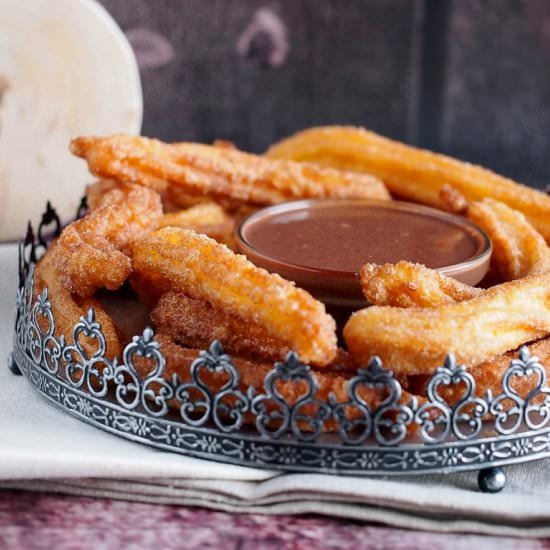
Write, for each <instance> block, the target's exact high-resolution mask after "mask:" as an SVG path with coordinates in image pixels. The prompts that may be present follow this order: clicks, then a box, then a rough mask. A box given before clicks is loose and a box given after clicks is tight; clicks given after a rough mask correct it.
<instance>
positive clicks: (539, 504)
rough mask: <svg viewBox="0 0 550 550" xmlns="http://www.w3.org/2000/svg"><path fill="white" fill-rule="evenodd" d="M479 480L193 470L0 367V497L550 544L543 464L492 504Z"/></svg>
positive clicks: (9, 279) (1, 262) (516, 470)
mask: <svg viewBox="0 0 550 550" xmlns="http://www.w3.org/2000/svg"><path fill="white" fill-rule="evenodd" d="M16 265H17V250H16V247H15V246H14V245H0V270H1V272H2V273H3V277H2V279H0V323H1V324H2V330H1V331H0V358H2V361H3V362H4V365H5V360H6V357H7V356H8V354H9V352H10V351H11V348H12V337H13V320H14V311H15V308H14V306H15V295H16V286H17V273H16V271H17V269H16ZM476 476H477V473H476V472H463V473H457V474H447V475H423V476H407V477H370V478H357V477H338V476H331V475H321V474H300V473H293V474H285V473H280V472H273V471H268V470H262V469H255V468H244V467H239V466H232V465H228V464H222V463H218V462H213V461H206V460H198V459H194V458H189V457H185V456H181V455H178V454H175V453H169V452H164V451H159V450H156V449H152V448H149V447H146V446H144V445H140V444H138V443H132V442H130V441H126V440H124V439H121V438H119V437H117V436H114V435H111V434H108V433H105V432H103V431H101V430H99V429H97V428H94V427H92V426H89V425H87V424H85V423H83V422H81V421H79V420H77V419H75V418H73V417H71V416H69V415H68V414H65V413H64V412H63V411H61V410H59V409H57V408H56V407H54V406H53V405H51V404H50V403H47V402H46V401H45V400H44V399H43V398H42V397H41V396H40V395H38V394H37V393H36V391H35V390H34V389H33V388H32V387H31V386H30V384H28V383H27V382H26V380H25V378H23V377H21V376H14V375H13V374H12V373H11V372H10V371H9V370H8V368H7V367H6V366H0V487H4V488H15V489H27V490H37V491H51V492H60V493H67V494H77V495H88V496H98V497H110V498H119V499H126V500H135V501H142V502H158V503H170V504H185V505H194V506H205V507H209V508H214V509H219V510H226V511H232V512H241V513H248V512H261V513H266V514H281V513H285V514H288V513H296V514H298V513H319V514H325V515H329V516H333V517H343V518H353V519H358V520H365V521H376V522H382V523H387V524H391V525H394V526H401V527H409V528H418V529H433V530H441V531H469V532H479V533H492V534H498V535H521V536H548V535H550V461H549V460H543V461H539V462H535V463H531V464H524V465H516V466H510V467H508V468H507V477H508V481H507V485H506V487H505V489H504V490H503V491H502V492H501V493H499V494H482V493H480V492H479V491H478V490H477V481H476Z"/></svg>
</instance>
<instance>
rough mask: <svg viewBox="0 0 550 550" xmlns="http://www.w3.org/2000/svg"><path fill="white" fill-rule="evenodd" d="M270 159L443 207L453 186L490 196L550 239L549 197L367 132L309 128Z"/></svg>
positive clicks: (275, 148)
mask: <svg viewBox="0 0 550 550" xmlns="http://www.w3.org/2000/svg"><path fill="white" fill-rule="evenodd" d="M267 157H268V158H271V159H285V160H294V161H299V162H316V163H319V164H321V165H323V166H330V167H334V168H338V169H341V170H354V171H357V172H360V173H367V174H372V175H374V176H377V177H378V178H380V179H381V180H382V181H383V182H384V183H385V184H386V186H387V187H388V189H389V190H390V192H391V193H392V195H393V196H395V197H397V198H401V199H404V200H409V201H412V202H419V203H422V204H427V205H430V206H434V207H436V208H439V207H440V206H441V200H440V196H439V193H440V191H441V189H442V187H443V186H444V185H445V184H448V185H451V186H452V187H454V188H455V189H456V190H457V191H458V192H459V193H461V194H462V195H463V196H464V197H465V198H466V200H468V201H476V200H480V199H483V198H485V197H491V198H493V199H496V200H499V201H501V202H504V203H505V204H507V205H509V206H511V207H512V208H515V209H517V210H520V211H521V212H523V214H525V216H526V217H527V219H528V220H529V221H530V222H531V223H532V224H533V225H534V226H535V228H536V229H537V230H538V231H539V232H540V233H541V234H542V235H543V237H544V238H545V239H546V241H547V242H548V241H550V197H549V196H548V195H546V194H545V193H542V192H541V191H537V190H535V189H532V188H530V187H527V186H525V185H522V184H519V183H516V182H515V181H512V180H511V179H508V178H505V177H503V176H499V175H498V174H495V173H494V172H491V171H490V170H487V169H485V168H481V167H480V166H474V165H472V164H468V163H467V162H462V161H460V160H457V159H454V158H451V157H447V156H444V155H440V154H437V153H432V152H431V151H425V150H422V149H417V148H416V147H411V146H409V145H405V144H404V143H400V142H398V141H393V140H391V139H388V138H385V137H382V136H379V135H377V134H375V133H374V132H370V131H368V130H365V129H364V128H354V127H351V126H325V127H320V128H310V129H308V130H304V131H302V132H299V133H297V134H295V135H294V136H291V137H289V138H287V139H284V140H283V141H281V142H279V143H276V144H275V145H272V146H271V147H270V148H269V150H268V152H267Z"/></svg>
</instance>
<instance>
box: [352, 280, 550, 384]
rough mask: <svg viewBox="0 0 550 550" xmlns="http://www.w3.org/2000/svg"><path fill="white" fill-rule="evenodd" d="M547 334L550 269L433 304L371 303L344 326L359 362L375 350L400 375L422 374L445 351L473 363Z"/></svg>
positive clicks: (549, 326)
mask: <svg viewBox="0 0 550 550" xmlns="http://www.w3.org/2000/svg"><path fill="white" fill-rule="evenodd" d="M548 334H550V274H548V273H545V274H543V275H533V276H530V277H525V278H523V279H519V280H517V281H512V282H509V283H503V284H500V285H497V286H494V287H492V288H490V289H488V290H486V291H485V292H484V293H483V294H481V295H480V296H478V297H475V298H472V299H470V300H467V301H464V302H459V303H456V304H447V305H443V306H440V307H436V308H419V307H415V308H410V309H403V308H395V307H389V306H384V307H380V306H373V307H370V308H366V309H362V310H360V311H358V312H356V313H354V314H353V315H352V316H351V318H350V320H349V321H348V322H347V324H346V326H345V327H344V338H345V341H346V343H347V345H348V349H349V351H350V353H351V355H352V356H353V358H354V359H355V360H356V361H357V362H362V363H366V362H367V361H368V360H369V359H370V358H371V357H372V356H373V355H378V356H379V357H380V358H381V359H382V361H383V363H384V364H385V365H387V366H388V367H389V368H391V369H392V370H393V371H394V372H396V373H397V374H398V375H410V374H426V373H431V372H433V370H434V368H435V367H437V366H439V365H441V364H442V363H443V360H444V359H445V356H446V354H447V353H449V352H451V353H454V354H455V356H456V358H457V360H458V361H459V362H460V363H462V364H464V365H466V366H473V365H477V364H479V363H481V362H483V361H486V360H488V359H489V358H491V357H492V356H494V355H498V354H501V353H505V352H507V351H510V350H513V349H516V348H517V347H519V346H520V345H522V344H524V343H526V342H530V341H533V340H537V339H540V338H544V337H545V336H547V335H548Z"/></svg>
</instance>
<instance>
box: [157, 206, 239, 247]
mask: <svg viewBox="0 0 550 550" xmlns="http://www.w3.org/2000/svg"><path fill="white" fill-rule="evenodd" d="M161 227H179V228H181V229H192V230H193V231H196V232H197V233H204V234H205V235H208V236H209V237H212V238H213V239H215V240H216V241H218V242H223V243H225V244H227V243H228V242H231V239H232V235H233V229H234V227H235V220H234V218H233V217H231V216H229V214H227V213H226V212H225V210H224V209H223V208H222V207H221V206H220V205H219V204H216V203H214V202H205V203H201V204H196V205H195V206H192V207H190V208H186V209H185V210H178V211H176V212H169V213H166V214H163V216H162V218H161V219H160V222H159V229H160V228H161Z"/></svg>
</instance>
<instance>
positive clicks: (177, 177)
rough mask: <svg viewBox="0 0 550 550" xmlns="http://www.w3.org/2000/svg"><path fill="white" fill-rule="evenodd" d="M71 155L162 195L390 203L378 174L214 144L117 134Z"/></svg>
mask: <svg viewBox="0 0 550 550" xmlns="http://www.w3.org/2000/svg"><path fill="white" fill-rule="evenodd" d="M71 151H72V152H73V153H74V154H75V155H77V156H79V157H82V158H84V159H85V160H86V161H87V162H88V166H89V168H90V171H91V172H92V173H93V174H95V175H96V176H99V177H102V178H112V179H117V180H119V181H130V182H134V183H139V184H141V185H144V186H146V187H151V188H153V189H157V190H159V191H162V190H165V189H166V188H167V187H169V186H175V187H179V188H181V189H183V190H184V192H185V193H191V194H193V195H196V194H202V195H204V196H208V197H211V198H214V199H232V200H236V201H238V202H244V203H251V204H257V205H267V204H276V203H279V202H282V201H286V200H291V199H306V198H329V197H331V198H372V199H389V193H388V192H387V190H386V188H385V187H384V184H383V183H382V182H381V181H380V180H378V179H376V178H374V177H372V176H368V175H360V174H354V173H347V172H342V171H338V170H334V169H331V168H322V167H319V166H316V165H304V164H300V163H295V162H289V161H274V160H269V159H266V158H264V157H260V156H257V155H252V154H249V153H243V152H241V151H237V150H232V149H228V148H221V147H214V146H211V145H202V144H196V143H175V144H166V143H162V142H160V141H158V140H154V139H148V138H144V137H140V136H128V135H113V136H108V137H103V138H100V137H80V138H76V139H74V140H73V141H72V142H71Z"/></svg>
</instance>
